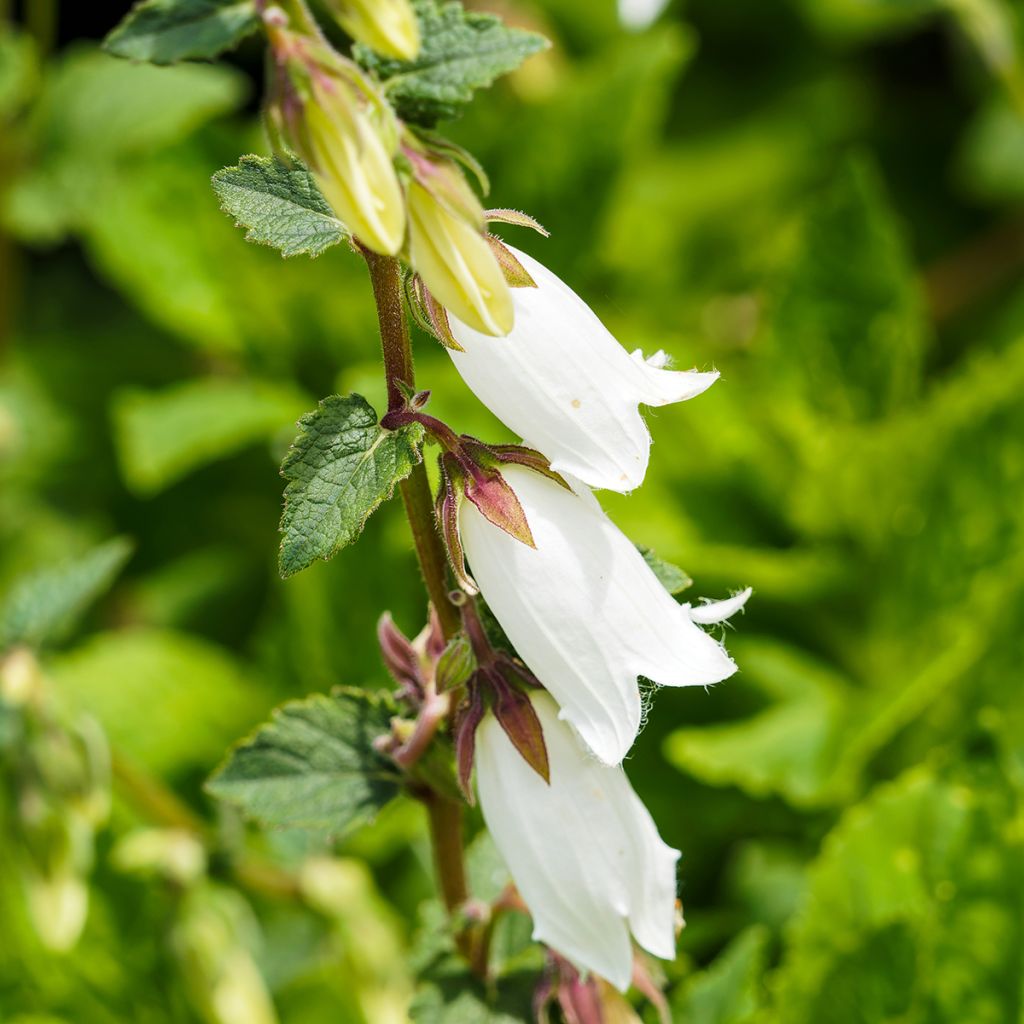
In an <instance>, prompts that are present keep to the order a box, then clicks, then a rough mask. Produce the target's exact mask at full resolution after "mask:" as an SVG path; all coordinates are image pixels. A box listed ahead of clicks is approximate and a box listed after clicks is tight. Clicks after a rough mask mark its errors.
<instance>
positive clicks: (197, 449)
mask: <svg viewBox="0 0 1024 1024" xmlns="http://www.w3.org/2000/svg"><path fill="white" fill-rule="evenodd" d="M305 405H306V399H305V397H304V396H303V395H302V394H301V393H300V392H299V391H298V390H296V389H295V388H294V387H291V386H287V385H277V384H267V383H265V382H261V381H254V380H227V379H224V380H219V379H206V380H203V379H198V380H191V381H187V382H186V383H184V384H179V385H176V386H174V387H172V388H168V389H167V390H165V391H159V392H150V391H123V392H120V393H118V394H117V396H116V397H115V399H114V406H113V417H114V429H115V439H116V442H117V450H118V457H119V459H120V463H121V471H122V473H123V474H124V478H125V481H126V482H127V484H128V486H129V487H131V488H132V490H134V491H136V492H138V493H140V494H155V493H156V492H158V491H161V490H163V489H164V488H165V487H167V486H169V485H170V484H172V483H174V482H175V481H176V480H178V479H180V478H181V477H183V476H185V475H186V474H188V473H190V472H191V471H192V470H195V469H198V468H199V467H200V466H203V465H206V464H207V463H209V462H212V461H214V460H215V459H219V458H222V457H224V456H226V455H230V454H232V453H233V452H235V451H237V450H239V449H240V448H243V447H245V446H246V445H248V444H251V443H253V442H255V441H260V440H264V439H267V438H273V437H274V436H275V435H277V434H278V433H279V432H280V431H282V430H287V429H289V428H290V427H291V426H292V424H294V423H295V420H296V418H297V417H298V416H299V414H300V413H301V412H302V409H303V407H304V406H305Z"/></svg>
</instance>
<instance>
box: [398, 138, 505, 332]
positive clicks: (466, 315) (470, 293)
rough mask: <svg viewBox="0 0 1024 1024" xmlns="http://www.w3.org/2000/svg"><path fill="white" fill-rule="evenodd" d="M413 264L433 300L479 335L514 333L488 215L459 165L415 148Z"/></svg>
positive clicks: (408, 150) (411, 150)
mask: <svg viewBox="0 0 1024 1024" xmlns="http://www.w3.org/2000/svg"><path fill="white" fill-rule="evenodd" d="M405 154H406V156H407V157H408V158H409V160H410V163H411V164H412V168H413V175H414V177H413V180H412V181H411V182H410V184H409V192H408V209H409V262H410V263H411V264H412V266H413V269H414V270H416V272H417V273H418V274H419V275H420V276H421V277H422V278H423V282H424V284H425V285H426V287H427V289H428V290H429V291H430V292H431V294H432V295H433V297H434V298H435V299H436V300H437V301H438V302H439V303H440V304H441V305H442V306H444V307H445V308H446V309H448V310H450V311H451V312H452V313H453V314H454V315H455V316H457V317H458V318H459V319H460V320H462V321H463V322H464V323H466V324H469V325H470V326H471V327H472V328H473V329H474V330H476V331H479V332H481V333H482V334H488V335H504V334H508V332H509V331H510V330H512V322H513V312H512V294H511V291H510V289H509V285H508V282H507V281H506V280H505V274H504V272H503V270H502V268H501V266H500V264H499V263H498V260H497V258H496V256H495V254H494V251H493V249H492V248H491V244H490V242H489V241H488V240H487V236H486V234H485V232H484V211H483V207H482V206H481V205H480V201H479V200H478V199H477V198H476V196H475V195H474V193H473V190H472V189H471V188H470V187H469V184H468V183H467V182H466V179H465V178H464V177H463V174H462V171H461V170H460V169H459V168H458V166H457V165H456V164H455V163H454V161H452V160H449V159H446V158H431V157H430V156H429V155H427V154H425V153H424V152H423V151H422V150H420V149H417V148H416V146H414V145H412V144H411V143H410V144H409V145H407V146H406V147H405Z"/></svg>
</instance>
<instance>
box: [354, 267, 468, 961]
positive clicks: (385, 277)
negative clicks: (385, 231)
mask: <svg viewBox="0 0 1024 1024" xmlns="http://www.w3.org/2000/svg"><path fill="white" fill-rule="evenodd" d="M363 255H364V256H365V258H366V265H367V266H368V267H369V270H370V280H371V282H372V284H373V297H374V299H375V301H376V303H377V317H378V320H379V321H380V341H381V350H382V351H383V353H384V372H385V375H386V377H387V387H388V409H389V411H393V410H396V409H401V408H403V407H404V405H405V393H404V391H411V390H413V389H414V388H415V383H416V378H415V376H414V374H413V363H412V339H411V337H410V335H409V324H408V321H407V320H406V317H405V307H404V305H403V301H402V278H401V271H400V268H399V264H398V260H396V259H394V258H392V257H390V256H379V255H377V254H376V253H372V252H369V251H367V250H364V251H363ZM403 388H404V390H403ZM400 486H401V492H402V500H403V501H404V502H405V511H406V515H407V517H408V519H409V526H410V528H411V530H412V536H413V542H414V543H415V545H416V554H417V557H418V558H419V563H420V571H421V572H422V573H423V580H424V582H425V583H426V587H427V593H428V595H429V596H430V600H431V602H432V603H433V605H434V607H435V609H436V610H437V615H438V618H439V619H440V622H441V628H442V630H443V632H444V635H445V636H446V637H452V636H454V635H455V634H456V633H457V632H458V630H459V625H460V621H459V612H458V609H456V607H455V606H454V605H453V604H452V603H451V601H450V600H449V599H448V559H447V556H446V554H445V550H444V545H443V544H442V542H441V537H440V535H439V534H438V532H437V524H436V521H435V519H434V501H433V496H432V494H431V492H430V483H429V482H428V480H427V472H426V468H425V466H424V464H423V463H422V462H421V463H419V465H417V466H416V467H415V469H414V470H413V471H412V473H411V474H410V475H409V477H408V478H407V479H406V480H404V481H403V482H402V484H401V485H400ZM423 802H424V803H425V804H426V807H427V814H428V818H429V821H430V841H431V847H432V849H433V853H434V867H435V870H436V871H437V878H438V884H439V886H440V889H441V895H442V897H443V899H444V903H445V906H446V907H447V908H448V912H449V913H450V914H454V913H457V912H458V911H459V910H460V909H461V908H462V907H463V906H464V905H465V903H466V901H467V899H468V898H469V887H468V885H467V882H466V862H465V861H466V859H465V850H464V845H463V836H462V804H460V803H458V802H456V801H454V800H450V799H448V798H447V797H445V796H442V795H441V794H439V793H434V792H428V793H426V794H424V795H423ZM457 942H458V944H459V949H460V950H461V951H462V953H463V955H465V956H466V958H467V959H468V960H469V961H470V963H471V965H473V966H474V969H477V970H479V969H480V955H479V952H478V949H477V947H478V946H479V941H478V937H477V936H476V935H475V934H474V933H472V932H470V931H467V930H465V929H464V930H462V931H461V932H460V934H459V935H458V936H457Z"/></svg>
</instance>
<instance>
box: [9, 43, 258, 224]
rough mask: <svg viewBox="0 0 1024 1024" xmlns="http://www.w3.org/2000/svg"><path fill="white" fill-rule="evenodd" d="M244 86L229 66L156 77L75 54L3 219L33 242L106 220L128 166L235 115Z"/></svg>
mask: <svg viewBox="0 0 1024 1024" xmlns="http://www.w3.org/2000/svg"><path fill="white" fill-rule="evenodd" d="M245 88H246V86H245V80H244V79H243V78H242V77H241V76H240V75H239V74H238V73H237V72H235V71H232V70H230V69H228V68H223V67H201V66H198V65H189V66H182V67H175V68H157V67H153V66H151V65H148V64H129V63H128V62H126V61H121V60H117V59H116V58H114V57H108V56H105V55H104V54H101V53H96V52H95V51H91V50H83V49H79V50H73V51H71V52H70V53H69V55H68V56H66V57H64V58H63V59H62V60H61V62H60V63H59V64H58V65H57V66H56V68H55V69H54V70H53V71H52V73H51V74H50V76H49V77H48V78H47V79H46V81H45V86H44V89H43V91H42V94H41V96H40V98H39V103H38V105H37V108H36V110H35V112H34V117H33V120H32V143H33V150H34V155H33V159H32V161H31V162H30V163H29V164H28V166H27V167H26V168H25V169H24V171H23V173H21V174H20V175H19V176H18V177H17V178H16V179H15V181H14V182H13V184H12V186H11V189H10V192H9V194H8V195H7V196H6V197H5V208H4V209H3V210H2V211H0V212H3V213H4V215H5V219H6V220H7V222H8V223H9V224H10V226H11V227H12V228H13V229H14V230H15V231H17V232H18V233H19V234H21V235H24V236H26V237H28V238H31V239H32V240H41V241H51V240H56V239H59V238H60V237H62V235H63V234H64V233H65V232H66V231H68V230H69V229H70V228H73V227H76V226H78V225H80V224H81V223H83V222H87V221H89V220H90V219H91V218H93V217H101V216H103V215H104V213H105V211H104V210H103V209H102V208H101V209H96V207H95V203H96V198H97V197H96V190H97V189H98V188H100V187H101V186H102V185H103V184H104V183H105V182H106V180H107V179H108V177H109V174H110V169H111V167H113V166H115V165H116V164H117V163H118V162H119V161H120V160H122V159H123V158H125V157H127V156H129V155H135V154H139V153H144V152H151V151H153V150H155V149H159V148H160V147H163V146H169V145H172V144H173V143H175V142H178V141H179V140H181V139H182V138H183V137H185V136H186V135H188V134H189V133H190V132H192V131H193V130H194V129H195V128H196V127H197V126H199V125H200V124H203V123H204V122H206V121H208V120H210V119H211V118H213V117H215V116H216V115H218V114H222V113H225V112H226V111H229V110H232V109H234V108H235V107H236V106H237V105H238V104H239V103H240V102H241V100H242V99H243V97H244V95H245Z"/></svg>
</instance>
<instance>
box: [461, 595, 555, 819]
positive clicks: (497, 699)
mask: <svg viewBox="0 0 1024 1024" xmlns="http://www.w3.org/2000/svg"><path fill="white" fill-rule="evenodd" d="M457 603H459V604H460V606H461V610H462V622H463V629H464V631H465V636H466V639H467V641H468V643H469V646H470V648H471V650H472V653H473V657H474V659H475V663H476V668H475V670H474V671H473V672H472V674H471V675H470V676H469V678H468V679H467V680H466V683H465V695H464V698H463V700H462V701H461V703H460V704H459V705H458V706H457V708H456V711H455V724H454V734H455V761H456V768H457V770H458V779H459V786H460V787H461V789H462V792H463V794H464V795H465V797H466V799H467V800H468V801H469V802H470V803H471V804H472V803H474V799H473V790H472V787H471V786H470V778H471V776H472V773H473V756H474V753H475V749H476V730H477V727H478V726H479V725H480V723H481V721H483V718H484V715H485V714H486V713H487V712H488V711H490V712H491V713H492V714H493V715H494V717H495V718H496V719H497V720H498V723H499V724H500V725H501V727H502V729H503V730H504V732H505V735H506V736H508V738H509V740H510V741H511V743H512V745H513V746H514V747H515V748H516V750H517V751H518V752H519V753H520V754H521V755H522V757H523V760H524V761H526V763H527V764H528V765H529V766H530V767H531V768H532V769H533V770H534V771H535V772H536V773H537V774H538V775H539V776H540V777H541V778H542V779H543V780H544V781H545V782H547V783H548V784H550V782H551V770H550V765H549V762H548V751H547V745H546V743H545V742H544V730H543V728H542V727H541V724H540V719H539V718H538V717H537V712H536V711H535V710H534V707H533V703H532V702H531V700H530V698H529V697H528V696H527V693H528V691H530V690H533V689H539V688H540V683H538V682H537V680H536V678H534V676H533V674H532V673H531V672H530V671H529V669H527V668H526V667H525V666H524V665H522V664H521V663H520V662H518V661H516V660H515V659H514V658H513V657H511V656H510V655H509V654H506V653H505V652H504V651H497V650H495V649H494V648H493V647H492V646H491V644H490V641H489V640H488V639H487V635H486V633H485V632H484V628H483V625H482V623H481V622H480V618H479V616H478V615H477V613H476V609H475V607H474V605H473V600H472V599H471V598H468V597H466V596H465V595H464V594H460V595H458V596H457Z"/></svg>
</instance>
